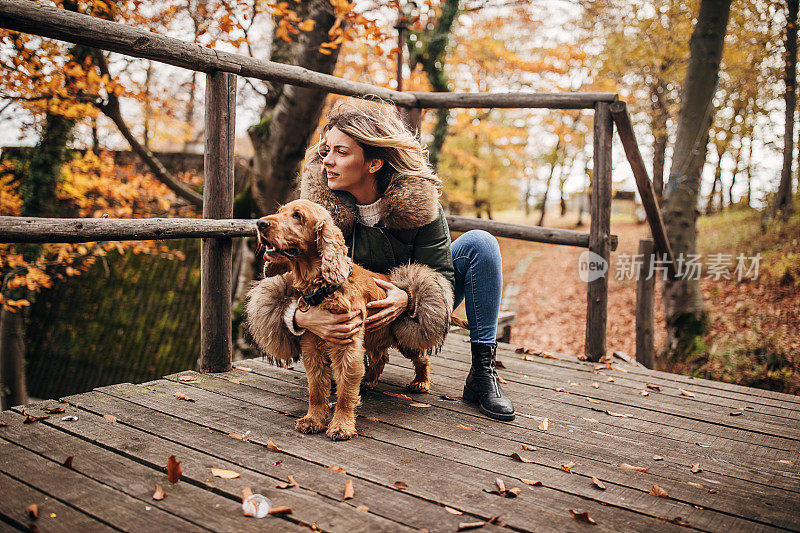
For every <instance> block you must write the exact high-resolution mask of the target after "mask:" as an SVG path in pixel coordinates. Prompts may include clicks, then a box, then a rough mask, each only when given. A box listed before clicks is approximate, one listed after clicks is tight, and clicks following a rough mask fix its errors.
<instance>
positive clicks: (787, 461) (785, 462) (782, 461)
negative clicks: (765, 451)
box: [778, 459, 794, 465]
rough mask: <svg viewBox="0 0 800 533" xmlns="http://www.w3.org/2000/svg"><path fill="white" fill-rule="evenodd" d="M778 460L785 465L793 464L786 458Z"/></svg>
mask: <svg viewBox="0 0 800 533" xmlns="http://www.w3.org/2000/svg"><path fill="white" fill-rule="evenodd" d="M778 462H779V463H783V464H785V465H793V464H794V462H793V461H789V460H788V459H778Z"/></svg>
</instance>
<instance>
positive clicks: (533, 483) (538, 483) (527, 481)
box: [520, 479, 542, 487]
mask: <svg viewBox="0 0 800 533" xmlns="http://www.w3.org/2000/svg"><path fill="white" fill-rule="evenodd" d="M520 481H522V482H523V483H525V484H526V485H530V486H532V487H541V486H542V482H541V481H534V480H532V479H520Z"/></svg>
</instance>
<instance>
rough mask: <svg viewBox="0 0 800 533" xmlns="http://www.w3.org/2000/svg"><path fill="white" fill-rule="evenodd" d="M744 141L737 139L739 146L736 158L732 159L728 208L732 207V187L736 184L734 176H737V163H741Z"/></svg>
mask: <svg viewBox="0 0 800 533" xmlns="http://www.w3.org/2000/svg"><path fill="white" fill-rule="evenodd" d="M743 142H744V139H741V138H740V139H739V146H738V147H737V148H736V156H735V157H734V158H733V173H732V174H731V182H730V184H729V185H728V207H733V186H734V184H735V183H736V175H737V174H739V163H741V161H742V143H743Z"/></svg>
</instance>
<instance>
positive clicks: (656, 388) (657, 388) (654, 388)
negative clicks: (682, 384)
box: [644, 383, 661, 392]
mask: <svg viewBox="0 0 800 533" xmlns="http://www.w3.org/2000/svg"><path fill="white" fill-rule="evenodd" d="M644 386H645V387H647V388H648V389H651V390H654V391H656V392H661V387H659V386H658V385H653V384H652V383H645V385H644Z"/></svg>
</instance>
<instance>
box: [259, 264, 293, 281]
mask: <svg viewBox="0 0 800 533" xmlns="http://www.w3.org/2000/svg"><path fill="white" fill-rule="evenodd" d="M288 271H289V265H288V264H287V263H271V262H269V261H267V262H266V263H264V277H265V278H271V277H273V276H280V275H281V274H285V273H287V272H288Z"/></svg>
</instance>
